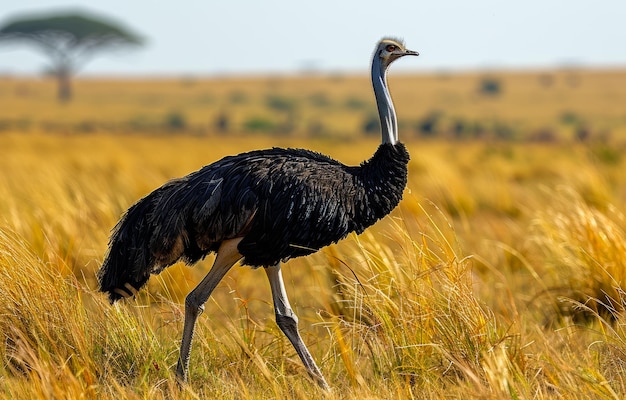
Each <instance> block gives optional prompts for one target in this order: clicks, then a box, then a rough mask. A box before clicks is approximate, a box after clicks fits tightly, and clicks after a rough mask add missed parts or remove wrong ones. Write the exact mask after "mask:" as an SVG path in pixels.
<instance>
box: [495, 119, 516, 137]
mask: <svg viewBox="0 0 626 400" xmlns="http://www.w3.org/2000/svg"><path fill="white" fill-rule="evenodd" d="M493 135H494V137H495V138H496V139H498V140H515V139H516V137H517V135H516V132H515V129H513V127H512V126H511V125H510V124H507V123H504V122H496V123H495V124H494V126H493Z"/></svg>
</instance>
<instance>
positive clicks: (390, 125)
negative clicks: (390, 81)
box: [372, 56, 398, 144]
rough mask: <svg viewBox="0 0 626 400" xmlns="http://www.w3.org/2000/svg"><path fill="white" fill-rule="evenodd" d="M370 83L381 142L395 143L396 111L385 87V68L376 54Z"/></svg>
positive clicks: (396, 139)
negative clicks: (376, 110)
mask: <svg viewBox="0 0 626 400" xmlns="http://www.w3.org/2000/svg"><path fill="white" fill-rule="evenodd" d="M372 85H373V86H374V95H375V96H376V106H377V107H378V116H379V117H380V127H381V130H382V136H383V138H382V139H383V143H390V144H396V142H397V141H398V123H397V121H396V111H395V110H394V108H393V102H392V101H391V95H390V94H389V89H387V70H386V69H385V68H383V66H382V62H381V60H380V59H378V58H377V56H375V58H374V61H372Z"/></svg>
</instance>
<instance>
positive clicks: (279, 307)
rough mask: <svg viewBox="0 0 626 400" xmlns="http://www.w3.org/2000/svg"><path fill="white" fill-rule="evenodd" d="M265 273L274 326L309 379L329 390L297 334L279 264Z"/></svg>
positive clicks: (296, 321)
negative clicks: (270, 293)
mask: <svg viewBox="0 0 626 400" xmlns="http://www.w3.org/2000/svg"><path fill="white" fill-rule="evenodd" d="M265 273H266V274H267V278H268V279H269V281H270V287H271V288H272V299H273V300H274V311H275V312H276V324H277V325H278V327H279V328H280V329H281V330H282V331H283V333H284V334H285V336H287V338H288V339H289V341H290V342H291V344H292V345H293V347H294V348H295V349H296V352H297V353H298V355H299V356H300V359H301V360H302V363H303V364H304V367H305V368H306V370H307V372H308V373H309V375H310V376H311V378H313V380H314V381H315V382H317V384H318V385H320V386H321V387H322V388H323V389H325V390H330V386H328V383H326V380H325V379H324V376H323V375H322V373H321V371H320V369H319V368H318V367H317V364H315V361H314V360H313V357H311V353H309V350H308V349H307V348H306V345H305V344H304V342H303V341H302V338H301V337H300V334H299V333H298V317H296V314H294V312H293V310H292V309H291V306H290V305H289V299H287V292H286V291H285V284H284V283H283V274H282V272H281V271H280V264H277V265H275V266H272V267H266V268H265Z"/></svg>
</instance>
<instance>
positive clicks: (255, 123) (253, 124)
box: [243, 117, 276, 133]
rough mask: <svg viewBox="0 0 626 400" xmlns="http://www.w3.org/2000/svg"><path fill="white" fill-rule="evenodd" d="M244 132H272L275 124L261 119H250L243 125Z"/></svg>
mask: <svg viewBox="0 0 626 400" xmlns="http://www.w3.org/2000/svg"><path fill="white" fill-rule="evenodd" d="M243 127H244V129H245V130H247V131H250V132H265V133H267V132H272V131H275V130H276V124H275V123H274V122H273V121H271V120H269V119H267V118H263V117H252V118H249V119H247V120H246V121H245V122H244V123H243Z"/></svg>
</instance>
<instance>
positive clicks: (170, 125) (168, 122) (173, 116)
mask: <svg viewBox="0 0 626 400" xmlns="http://www.w3.org/2000/svg"><path fill="white" fill-rule="evenodd" d="M164 125H165V129H167V130H169V131H183V130H185V129H186V128H187V119H186V118H185V116H184V115H183V114H182V113H180V112H178V111H172V112H170V113H169V114H167V115H166V116H165V122H164Z"/></svg>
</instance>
